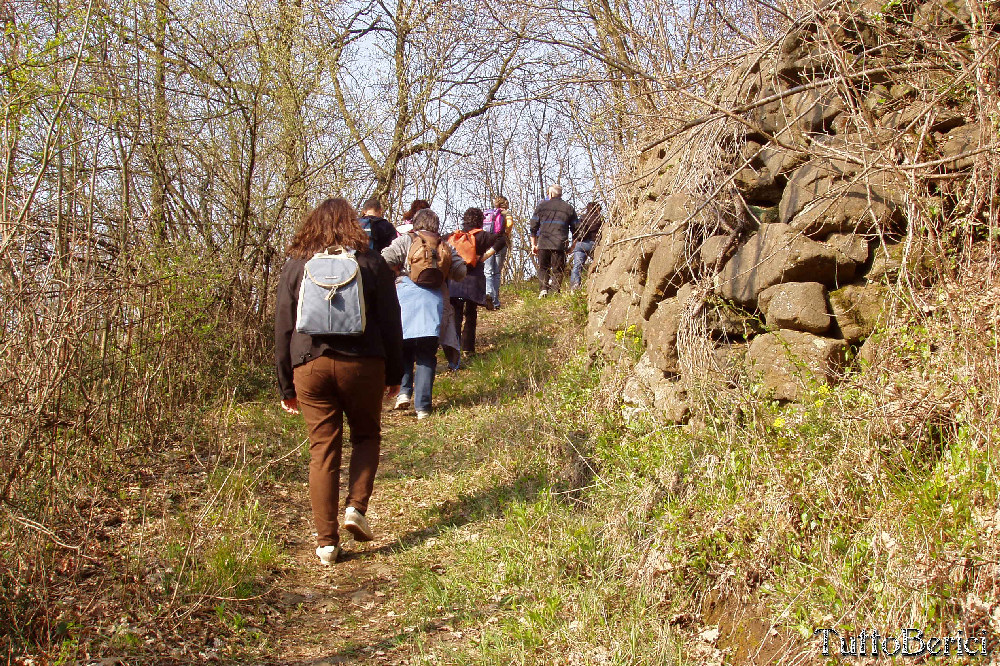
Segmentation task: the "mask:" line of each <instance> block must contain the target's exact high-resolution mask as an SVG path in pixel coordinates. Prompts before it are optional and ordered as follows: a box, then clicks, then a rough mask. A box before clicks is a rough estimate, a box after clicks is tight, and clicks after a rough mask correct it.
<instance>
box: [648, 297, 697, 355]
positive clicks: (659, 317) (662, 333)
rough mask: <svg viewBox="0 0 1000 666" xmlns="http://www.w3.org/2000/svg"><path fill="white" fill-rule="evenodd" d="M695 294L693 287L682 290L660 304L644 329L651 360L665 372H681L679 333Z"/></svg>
mask: <svg viewBox="0 0 1000 666" xmlns="http://www.w3.org/2000/svg"><path fill="white" fill-rule="evenodd" d="M693 293H694V289H693V288H692V286H691V285H685V286H684V287H682V288H680V289H679V290H678V291H677V295H676V296H674V297H673V298H668V299H666V300H664V301H662V302H660V305H659V306H658V307H657V308H656V312H654V313H653V316H652V317H650V318H649V321H648V322H647V323H646V325H645V327H644V328H643V337H644V338H645V340H646V352H647V353H648V354H649V360H650V361H652V363H653V365H654V366H656V367H657V368H659V369H660V370H662V371H663V372H669V373H672V374H677V373H679V372H680V371H681V368H680V363H679V361H678V357H677V331H678V330H679V329H680V323H681V314H682V313H683V311H684V306H685V304H686V303H687V300H688V298H690V297H691V295H692V294H693Z"/></svg>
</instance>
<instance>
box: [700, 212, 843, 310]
mask: <svg viewBox="0 0 1000 666" xmlns="http://www.w3.org/2000/svg"><path fill="white" fill-rule="evenodd" d="M839 269H840V265H839V264H838V258H837V254H836V252H835V251H834V249H833V248H832V247H831V246H830V245H828V244H826V243H821V242H818V241H815V240H812V239H811V238H806V237H804V236H802V235H801V234H798V233H795V232H794V231H793V230H792V228H791V227H789V226H788V225H787V224H762V225H761V226H760V230H759V231H758V232H757V233H756V234H754V235H753V236H751V237H750V238H749V239H748V240H747V242H746V243H744V244H743V245H741V246H740V247H739V249H737V250H736V253H735V254H734V255H733V257H732V259H730V260H729V261H728V262H726V264H725V266H723V268H722V271H721V272H720V274H719V275H718V276H717V280H718V284H717V287H718V293H719V295H721V296H722V297H723V298H725V299H728V300H731V301H735V302H736V303H738V304H739V305H742V306H744V307H746V308H748V309H752V308H754V307H756V305H757V296H758V294H760V292H762V291H764V290H765V289H767V288H768V287H771V286H773V285H776V284H780V283H782V282H819V283H822V284H825V285H827V286H835V285H836V284H837V282H838V279H839V275H840V274H839V272H838V270H839Z"/></svg>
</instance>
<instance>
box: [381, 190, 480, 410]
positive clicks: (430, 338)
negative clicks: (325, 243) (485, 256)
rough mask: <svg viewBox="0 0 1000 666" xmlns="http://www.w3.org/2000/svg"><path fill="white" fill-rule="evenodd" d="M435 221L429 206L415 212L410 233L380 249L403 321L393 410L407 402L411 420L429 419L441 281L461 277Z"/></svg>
mask: <svg viewBox="0 0 1000 666" xmlns="http://www.w3.org/2000/svg"><path fill="white" fill-rule="evenodd" d="M440 226H441V222H440V219H439V218H438V215H437V213H435V212H434V211H433V210H431V209H430V208H425V209H423V210H419V211H417V212H416V213H415V214H414V216H413V229H412V230H411V231H410V232H408V233H405V234H403V235H402V236H399V237H398V238H397V239H396V240H394V241H393V242H392V243H391V244H390V245H389V247H387V248H386V249H385V250H383V251H382V258H383V259H385V261H386V263H387V264H388V265H389V268H392V269H394V270H395V271H397V273H398V275H399V277H398V278H397V279H396V296H397V297H398V299H399V309H400V311H401V313H402V320H403V378H402V382H401V384H402V386H401V387H400V389H399V397H398V398H397V399H396V407H395V408H396V409H409V407H410V405H411V404H412V405H413V406H414V407H415V408H416V411H417V418H418V419H424V418H427V417H428V416H430V412H431V399H432V392H433V390H434V373H435V371H436V370H437V348H438V339H439V337H440V336H441V333H442V331H441V319H442V314H443V312H444V293H443V291H444V289H446V288H447V280H448V279H449V278H450V279H452V280H461V279H462V278H464V277H465V274H466V270H467V268H466V265H465V261H464V260H463V259H462V257H461V256H460V255H459V254H458V252H456V251H455V249H454V248H452V247H451V246H450V245H448V244H447V243H445V242H444V241H443V240H442V239H441V236H440V235H439V234H438V231H439V229H440Z"/></svg>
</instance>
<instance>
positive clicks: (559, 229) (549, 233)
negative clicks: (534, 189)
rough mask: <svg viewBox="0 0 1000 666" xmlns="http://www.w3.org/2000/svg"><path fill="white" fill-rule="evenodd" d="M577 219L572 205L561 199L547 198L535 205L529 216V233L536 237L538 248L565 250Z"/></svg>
mask: <svg viewBox="0 0 1000 666" xmlns="http://www.w3.org/2000/svg"><path fill="white" fill-rule="evenodd" d="M578 222H579V220H578V219H577V217H576V211H575V210H573V207H572V206H570V205H569V204H568V203H566V202H565V201H563V200H562V199H547V200H545V201H541V202H539V204H538V205H537V206H535V212H534V214H533V215H532V216H531V235H532V236H533V237H535V238H537V239H538V249H539V250H565V249H566V241H568V240H569V234H570V232H571V231H572V232H574V233H575V231H576V225H577V223H578Z"/></svg>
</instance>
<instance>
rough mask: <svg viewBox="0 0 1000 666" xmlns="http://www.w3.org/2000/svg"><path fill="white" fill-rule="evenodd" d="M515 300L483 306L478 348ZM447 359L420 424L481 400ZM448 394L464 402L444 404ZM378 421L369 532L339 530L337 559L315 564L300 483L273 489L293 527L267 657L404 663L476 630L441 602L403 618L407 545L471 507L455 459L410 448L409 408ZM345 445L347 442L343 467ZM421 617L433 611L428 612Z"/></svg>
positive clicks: (493, 340)
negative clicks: (451, 378)
mask: <svg viewBox="0 0 1000 666" xmlns="http://www.w3.org/2000/svg"><path fill="white" fill-rule="evenodd" d="M517 309H518V303H515V302H511V303H509V304H508V305H507V306H506V308H505V309H504V310H501V311H498V312H485V311H482V312H481V313H480V319H479V333H478V339H479V341H480V345H479V349H478V350H477V351H478V352H479V354H480V355H489V354H491V353H493V352H494V351H495V350H496V345H497V342H498V335H500V332H501V331H502V330H503V329H504V328H505V327H507V326H508V324H509V322H511V321H512V318H513V317H516V316H517V315H516V311H517ZM444 367H446V366H445V364H444V363H441V362H439V367H438V372H439V374H438V381H437V382H436V383H435V409H436V412H435V414H434V416H432V418H431V419H430V420H429V421H427V422H424V423H423V424H422V425H426V427H428V428H447V424H446V423H442V421H451V422H456V421H461V420H462V419H463V418H469V415H468V414H465V415H463V412H469V410H483V409H484V407H483V405H481V404H475V403H474V402H473V403H471V404H470V403H467V402H466V401H465V400H464V397H466V396H462V395H456V394H454V393H453V391H454V390H455V387H452V388H451V390H452V393H451V394H450V393H449V385H448V381H447V380H443V378H444V375H442V368H444ZM444 372H447V370H444ZM461 373H467V375H474V373H475V370H474V369H463V370H462V371H461V372H460V373H459V374H461ZM469 378H470V379H473V381H474V379H475V378H474V376H472V377H469ZM449 403H453V404H461V405H462V406H456V407H453V408H451V409H442V408H447V407H448V406H449ZM486 409H488V408H486ZM435 420H437V421H438V423H437V424H435V423H434V421H435ZM383 429H384V439H383V447H382V457H381V463H380V467H379V476H378V479H377V481H376V491H375V493H376V494H375V496H374V497H373V500H372V505H371V507H370V509H369V513H368V516H369V519H370V520H371V523H372V527H373V529H374V531H375V540H374V541H372V542H369V543H360V542H356V541H354V540H353V539H351V537H350V535H349V534H348V533H346V532H342V537H341V538H342V539H343V541H342V547H343V549H342V552H341V555H340V559H339V561H338V563H337V564H336V566H333V567H329V568H323V567H321V566H320V565H319V564H318V562H317V559H316V557H315V555H314V554H313V548H314V536H313V534H314V532H313V527H312V520H311V513H310V510H309V496H308V488H307V487H306V486H305V484H302V483H297V484H293V485H287V486H286V487H285V488H283V489H281V490H279V491H278V492H279V496H278V497H276V498H273V499H280V500H282V501H281V504H280V506H276V508H275V512H276V513H278V514H279V515H281V516H282V518H283V521H284V522H285V524H286V525H287V529H288V530H289V536H288V537H287V538H286V548H287V551H288V552H289V554H290V555H291V556H292V557H293V558H294V562H295V566H294V568H293V569H292V570H291V571H290V572H289V575H288V576H287V578H286V579H285V580H284V582H283V584H282V585H281V588H282V589H281V591H278V592H276V593H275V594H274V595H273V598H272V600H271V602H272V604H273V606H272V608H273V610H274V611H275V612H276V613H277V616H276V617H275V618H274V620H273V622H274V625H272V626H276V627H277V631H276V632H275V633H274V634H273V635H272V636H270V637H268V638H269V640H268V643H269V645H268V649H267V652H268V653H270V654H272V655H273V658H272V659H269V660H268V661H270V662H272V663H282V664H286V663H288V664H311V665H315V666H320V665H322V664H343V663H384V664H407V663H413V662H414V661H419V660H420V659H419V658H420V656H421V655H422V654H426V653H427V651H428V649H430V647H431V646H433V645H434V644H437V643H438V642H441V641H445V642H448V641H463V640H465V641H467V640H470V639H474V637H475V629H474V628H473V629H471V630H470V629H469V628H467V627H463V628H459V627H457V626H456V623H455V621H454V620H455V618H454V616H452V615H449V613H448V612H447V611H446V610H445V609H444V608H443V607H442V608H440V612H439V613H437V614H434V613H429V612H428V610H427V609H426V608H425V609H421V616H422V617H423V618H425V620H424V621H423V622H421V623H420V624H419V625H412V624H407V620H406V618H407V616H408V615H410V616H411V617H412V615H413V613H409V614H408V613H407V610H408V609H407V605H408V604H410V603H414V602H410V601H408V600H407V595H406V594H405V591H404V590H402V589H401V583H402V581H403V578H404V577H405V576H406V575H407V573H408V570H409V569H410V567H412V564H413V562H412V557H410V558H409V560H411V561H407V560H408V557H407V553H408V552H409V551H410V550H411V549H413V548H414V547H415V546H418V545H422V544H424V545H425V544H428V543H431V544H432V543H433V542H432V540H434V539H435V536H436V535H437V534H438V533H439V532H440V531H441V530H442V529H446V528H449V527H452V526H455V525H461V524H464V523H466V522H468V521H470V520H472V519H474V516H473V515H472V514H473V511H472V507H471V506H470V505H468V503H463V501H462V500H461V497H463V495H462V493H463V492H464V491H465V490H466V489H467V488H468V486H469V483H470V480H469V478H468V477H467V476H465V475H464V474H463V472H464V470H462V469H461V468H460V465H459V467H457V468H456V467H454V465H451V464H449V463H447V462H446V463H444V464H443V465H435V464H434V462H435V459H438V460H440V458H439V457H438V456H436V455H434V454H430V455H428V454H423V455H416V454H415V452H414V444H415V442H417V441H419V439H420V431H418V430H417V428H416V419H415V415H414V414H413V412H410V413H403V412H394V411H387V412H386V414H385V418H384V421H383ZM349 448H350V447H349V446H345V460H344V463H343V469H344V470H346V469H347V465H348V460H347V456H348V455H349ZM449 467H452V469H449ZM286 493H287V497H284V495H285V494H286ZM448 564H449V563H448V562H447V561H441V562H431V563H426V562H424V563H421V566H426V567H428V568H430V570H431V571H435V570H436V569H441V570H443V569H444V568H446V567H447V566H448ZM427 617H432V618H433V619H431V620H429V621H428V620H426V618H427Z"/></svg>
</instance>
